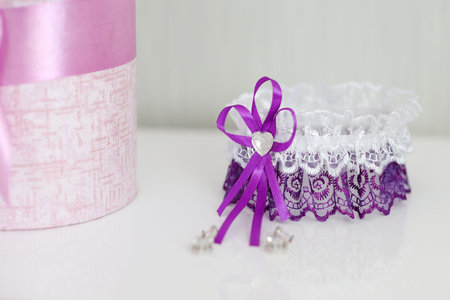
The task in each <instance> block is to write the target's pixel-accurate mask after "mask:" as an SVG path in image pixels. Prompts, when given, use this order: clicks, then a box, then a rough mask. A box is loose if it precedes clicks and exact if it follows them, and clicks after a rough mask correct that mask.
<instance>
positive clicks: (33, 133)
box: [0, 61, 137, 230]
mask: <svg viewBox="0 0 450 300" xmlns="http://www.w3.org/2000/svg"><path fill="white" fill-rule="evenodd" d="M135 74H136V63H135V61H132V62H130V63H127V64H125V65H122V66H119V67H115V68H112V69H108V70H104V71H99V72H94V73H90V74H84V75H81V76H72V77H68V78H63V79H59V80H54V81H49V82H43V83H34V84H24V85H19V86H6V87H0V93H1V94H0V97H1V99H2V103H3V105H4V108H5V110H6V114H7V120H8V122H9V124H10V127H11V132H12V166H11V178H10V181H9V189H10V190H9V204H8V203H6V202H5V201H0V229H3V230H11V229H34V228H46V227H55V226H62V225H68V224H75V223H80V222H85V221H89V220H93V219H96V218H99V217H102V216H104V215H107V214H109V213H111V212H113V211H115V210H117V209H119V208H121V207H123V206H125V205H126V204H127V203H129V202H130V201H132V200H133V199H134V197H135V195H136V190H137V188H136V93H135V90H136V76H135Z"/></svg>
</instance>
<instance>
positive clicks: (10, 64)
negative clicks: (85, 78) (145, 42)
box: [0, 0, 136, 199]
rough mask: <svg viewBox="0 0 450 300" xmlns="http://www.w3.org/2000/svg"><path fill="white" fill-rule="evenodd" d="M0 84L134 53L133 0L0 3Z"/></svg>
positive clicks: (2, 139)
mask: <svg viewBox="0 0 450 300" xmlns="http://www.w3.org/2000/svg"><path fill="white" fill-rule="evenodd" d="M0 21H1V22H0V86H5V85H19V84H25V83H36V82H42V81H47V80H55V79H59V78H64V77H68V76H74V75H81V74H86V73H90V72H96V71H101V70H105V69H109V68H113V67H116V66H120V65H123V64H125V63H128V62H130V61H131V60H133V59H134V58H135V57H136V32H135V29H136V19H135V2H134V0H57V1H50V2H44V3H38V4H33V5H28V6H23V7H8V8H0ZM0 101H1V102H0V193H1V196H2V197H3V198H4V199H7V198H8V178H9V169H10V163H11V153H10V151H11V139H10V129H9V126H8V124H7V119H6V114H7V112H6V111H5V109H4V108H5V106H4V104H3V103H4V101H6V100H5V99H0Z"/></svg>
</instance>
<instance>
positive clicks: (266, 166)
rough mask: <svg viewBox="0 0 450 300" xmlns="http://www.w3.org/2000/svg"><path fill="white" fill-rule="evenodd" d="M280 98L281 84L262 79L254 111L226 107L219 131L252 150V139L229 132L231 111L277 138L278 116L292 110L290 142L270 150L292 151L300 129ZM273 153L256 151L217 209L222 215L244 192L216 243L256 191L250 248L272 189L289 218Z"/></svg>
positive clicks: (255, 243)
mask: <svg viewBox="0 0 450 300" xmlns="http://www.w3.org/2000/svg"><path fill="white" fill-rule="evenodd" d="M266 81H271V83H272V103H271V106H270V109H269V111H268V113H267V116H266V119H265V120H264V122H261V117H260V115H259V114H258V110H257V108H256V101H255V97H256V93H257V91H258V89H259V88H260V86H261V85H262V84H263V83H265V82H266ZM281 98H282V93H281V88H280V85H279V84H278V82H276V81H275V80H273V79H270V78H269V77H262V78H261V79H259V80H258V82H257V83H256V85H255V89H254V92H253V102H252V108H251V112H249V111H248V109H247V108H246V107H244V106H242V105H232V106H227V107H225V108H224V109H223V110H222V111H221V112H220V114H219V117H218V118H217V128H218V129H219V130H221V131H222V132H223V133H225V134H226V135H227V136H228V137H229V138H230V139H231V140H233V141H234V142H236V143H238V144H240V145H243V146H246V147H253V145H252V138H251V137H248V136H241V135H236V134H231V133H228V132H226V130H225V120H226V118H227V116H228V113H229V112H230V110H231V109H233V108H234V109H236V111H237V112H238V113H239V115H240V116H241V118H242V119H243V120H244V122H245V124H246V125H247V127H248V128H249V130H250V132H251V133H254V132H267V131H268V132H270V133H271V134H272V135H273V136H274V137H275V136H276V131H277V125H276V118H277V116H278V113H279V112H281V111H289V112H290V113H291V115H292V117H293V120H294V125H293V129H292V134H291V136H290V138H289V140H287V141H286V142H281V143H280V142H274V143H273V145H272V148H271V149H270V151H275V152H281V151H284V150H286V149H288V148H289V146H290V145H291V144H292V141H293V140H294V137H295V132H296V130H297V119H296V116H295V113H294V111H293V110H292V109H290V108H283V109H279V108H280V106H281ZM270 151H269V152H267V154H265V155H264V156H261V155H259V154H258V153H257V152H255V153H254V154H253V156H252V157H251V158H250V160H249V162H248V163H247V165H246V167H245V168H244V170H243V172H242V174H241V175H240V177H239V178H238V180H237V181H236V182H235V184H234V185H233V187H232V188H231V190H230V191H229V192H228V194H227V195H226V196H225V198H224V200H223V202H222V204H221V205H220V207H219V209H218V210H217V212H218V213H219V215H222V213H223V211H224V210H225V208H226V207H227V206H228V205H229V204H230V203H231V202H232V201H233V199H234V198H235V197H236V195H237V194H238V193H239V191H240V190H241V189H244V192H243V193H242V196H241V197H240V199H239V200H238V202H237V203H236V206H235V207H234V208H233V210H232V211H231V212H230V214H229V215H228V216H227V218H226V219H225V221H224V223H223V224H222V226H221V228H220V229H219V232H218V233H217V236H216V238H215V240H214V241H215V242H216V243H218V244H220V243H221V242H222V240H223V238H224V236H225V234H226V232H227V230H228V228H229V227H230V225H231V223H232V222H233V220H234V219H235V218H236V217H237V216H238V215H239V213H240V212H241V211H242V210H243V209H244V208H245V206H246V205H247V204H248V202H249V201H250V199H251V197H252V196H253V194H254V192H255V191H257V200H256V207H255V213H254V216H253V221H252V229H251V235H250V245H251V246H259V240H260V232H261V222H262V217H263V216H264V212H265V208H266V199H267V192H268V189H269V188H270V190H271V192H272V196H273V199H274V202H275V206H276V208H277V211H278V215H279V217H280V219H281V221H285V220H287V219H288V218H289V216H290V214H289V210H288V209H287V206H286V203H285V201H284V197H283V195H282V193H281V189H280V186H279V183H278V179H277V177H276V174H275V170H274V166H273V165H272V158H271V156H270ZM249 178H250V180H249ZM247 182H248V183H247ZM246 184H247V185H246Z"/></svg>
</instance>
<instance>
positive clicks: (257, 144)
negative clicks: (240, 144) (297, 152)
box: [252, 131, 273, 156]
mask: <svg viewBox="0 0 450 300" xmlns="http://www.w3.org/2000/svg"><path fill="white" fill-rule="evenodd" d="M252 145H253V148H255V151H256V152H258V154H259V155H261V156H264V155H266V154H267V153H268V152H269V151H270V149H272V145H273V135H272V134H271V133H270V132H260V131H255V132H253V134H252Z"/></svg>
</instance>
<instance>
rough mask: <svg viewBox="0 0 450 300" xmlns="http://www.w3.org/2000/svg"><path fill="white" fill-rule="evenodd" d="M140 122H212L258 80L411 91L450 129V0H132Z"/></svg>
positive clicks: (421, 124)
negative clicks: (353, 84) (369, 84)
mask: <svg viewBox="0 0 450 300" xmlns="http://www.w3.org/2000/svg"><path fill="white" fill-rule="evenodd" d="M137 26H138V27H137V30H138V116H139V123H140V125H153V126H183V127H191V126H192V127H211V128H212V127H214V126H215V119H216V117H217V114H218V112H219V111H220V109H221V108H222V107H223V106H225V105H226V104H228V103H229V102H231V100H233V99H235V98H237V96H238V95H240V94H241V93H244V92H250V91H251V90H252V89H253V86H254V84H255V82H256V80H257V79H258V78H259V77H261V76H263V75H268V76H271V77H273V78H274V79H276V80H278V81H279V82H281V83H284V84H289V85H293V84H296V83H299V82H305V81H306V82H323V83H326V84H337V83H342V82H344V81H349V80H356V81H364V80H368V81H371V82H374V83H377V84H381V85H386V86H389V87H401V88H406V89H411V90H414V91H415V92H416V93H417V94H418V95H419V97H420V103H421V105H422V107H423V109H424V112H423V113H422V114H421V116H420V117H419V118H418V119H417V120H416V121H414V122H413V123H412V124H411V129H412V132H413V133H416V134H417V133H419V134H422V133H423V134H447V135H448V134H450V118H449V117H448V115H449V113H450V55H449V53H450V1H446V0H426V1H425V0H394V1H393V0H378V1H365V0H364V1H361V0H349V1H325V0H281V1H273V0H272V1H267V0H258V1H256V0H255V1H248V0H227V1H211V0H205V1H202V0H190V1H182V0H169V1H167V0H137Z"/></svg>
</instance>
